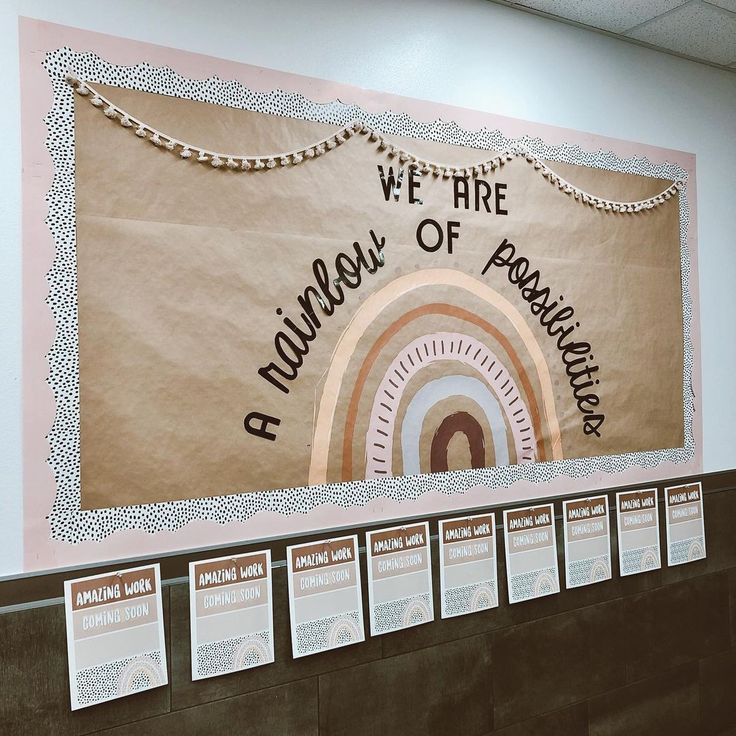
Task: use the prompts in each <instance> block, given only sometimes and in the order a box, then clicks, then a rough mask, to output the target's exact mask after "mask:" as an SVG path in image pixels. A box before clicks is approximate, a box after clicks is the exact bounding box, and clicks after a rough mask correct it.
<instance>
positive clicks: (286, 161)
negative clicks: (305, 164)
mask: <svg viewBox="0 0 736 736" xmlns="http://www.w3.org/2000/svg"><path fill="white" fill-rule="evenodd" d="M279 164H281V166H288V165H289V157H288V156H282V157H281V158H280V159H279Z"/></svg>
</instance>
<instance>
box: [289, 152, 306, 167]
mask: <svg viewBox="0 0 736 736" xmlns="http://www.w3.org/2000/svg"><path fill="white" fill-rule="evenodd" d="M291 160H292V162H293V163H295V164H300V163H301V162H302V161H303V160H304V157H303V156H302V154H301V153H295V154H294V155H293V156H292V157H291Z"/></svg>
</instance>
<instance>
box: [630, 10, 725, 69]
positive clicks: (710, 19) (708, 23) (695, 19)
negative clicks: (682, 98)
mask: <svg viewBox="0 0 736 736" xmlns="http://www.w3.org/2000/svg"><path fill="white" fill-rule="evenodd" d="M625 35H626V36H627V37H628V38H635V39H637V40H639V41H645V42H646V43H651V44H654V45H655V46H661V47H662V48H665V49H670V50H671V51H677V52H679V53H681V54H686V55H688V56H694V57H696V58H699V59H704V60H706V61H710V62H712V63H714V64H724V65H727V64H730V63H731V62H732V61H733V60H734V59H736V15H731V14H730V13H726V12H724V11H723V10H720V9H719V8H715V7H713V6H712V5H709V4H708V3H705V2H698V3H690V4H688V5H683V6H682V7H681V8H677V9H676V10H674V11H672V12H671V13H667V15H664V16H662V17H661V18H654V19H653V20H651V21H649V23H646V24H645V25H643V26H642V27H641V28H635V29H634V30H632V31H630V32H629V33H626V34H625Z"/></svg>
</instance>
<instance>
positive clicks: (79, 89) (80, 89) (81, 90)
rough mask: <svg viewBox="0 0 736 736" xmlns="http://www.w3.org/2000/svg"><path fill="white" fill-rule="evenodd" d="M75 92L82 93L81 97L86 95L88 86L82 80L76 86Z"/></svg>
mask: <svg viewBox="0 0 736 736" xmlns="http://www.w3.org/2000/svg"><path fill="white" fill-rule="evenodd" d="M77 94H78V95H82V97H86V96H87V95H88V94H89V87H87V85H85V83H84V82H82V83H81V84H80V85H79V87H77Z"/></svg>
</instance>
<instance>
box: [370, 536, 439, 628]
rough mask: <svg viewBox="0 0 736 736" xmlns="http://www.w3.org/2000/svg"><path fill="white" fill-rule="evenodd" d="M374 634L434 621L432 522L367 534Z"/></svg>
mask: <svg viewBox="0 0 736 736" xmlns="http://www.w3.org/2000/svg"><path fill="white" fill-rule="evenodd" d="M366 553H367V559H368V600H369V608H370V612H371V634H372V635H373V636H377V635H378V634H387V633H388V632H389V631H398V630H399V629H407V628H409V627H411V626H418V625H419V624H426V623H428V622H429V621H434V600H433V596H432V559H431V555H430V550H429V524H428V523H427V522H426V521H425V522H423V523H420V524H410V525H408V526H397V527H392V528H390V529H380V530H378V531H375V532H367V534H366Z"/></svg>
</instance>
